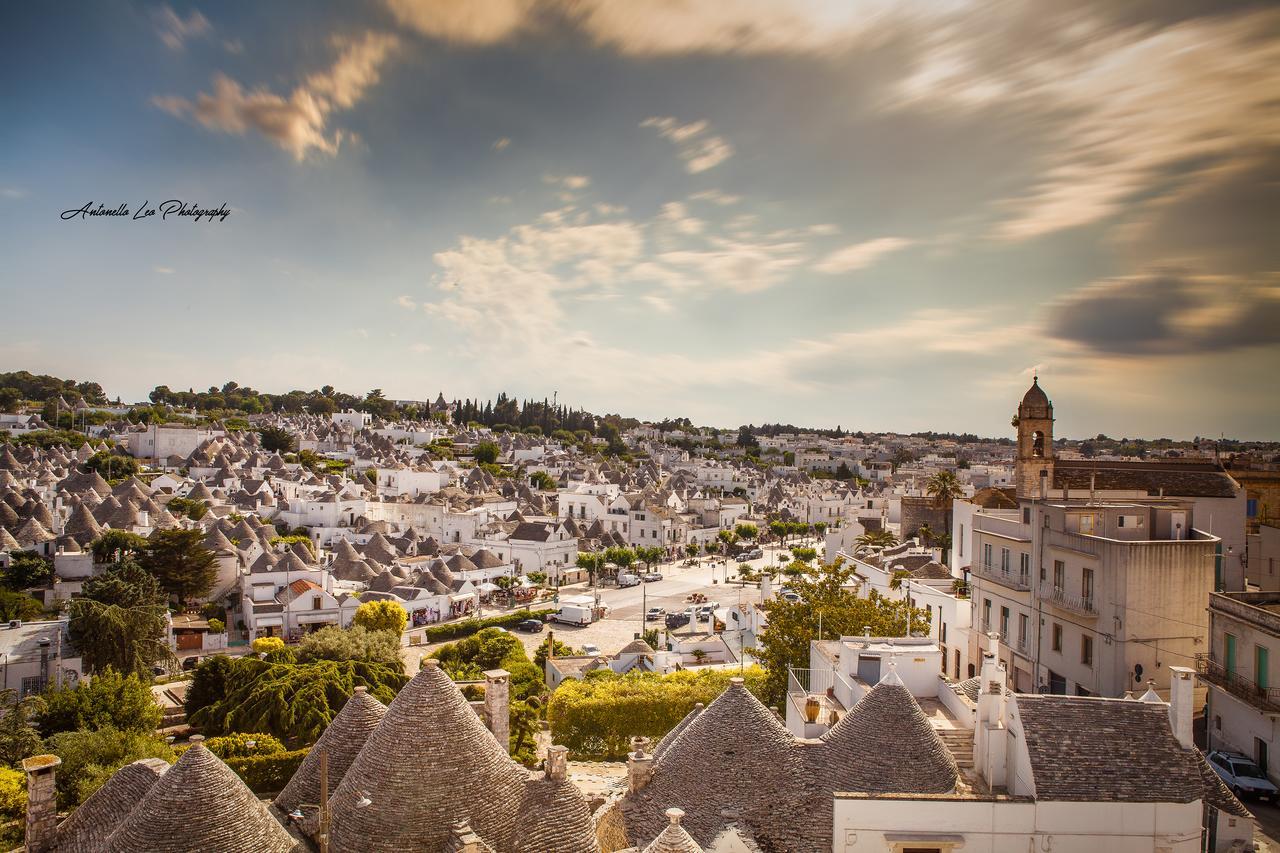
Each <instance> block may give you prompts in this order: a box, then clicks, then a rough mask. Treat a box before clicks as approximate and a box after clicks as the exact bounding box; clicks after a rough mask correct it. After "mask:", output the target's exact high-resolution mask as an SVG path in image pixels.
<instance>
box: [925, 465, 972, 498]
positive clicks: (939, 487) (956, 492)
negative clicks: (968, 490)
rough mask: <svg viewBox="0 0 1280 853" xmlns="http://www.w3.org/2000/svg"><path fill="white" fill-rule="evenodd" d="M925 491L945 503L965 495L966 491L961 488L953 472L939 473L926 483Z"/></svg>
mask: <svg viewBox="0 0 1280 853" xmlns="http://www.w3.org/2000/svg"><path fill="white" fill-rule="evenodd" d="M925 491H927V492H928V493H929V494H930V495H931V496H932V497H934V498H937V499H938V500H939V501H943V502H947V501H950V500H951V499H952V498H958V497H960V496H961V495H963V494H964V490H963V489H961V488H960V480H959V479H958V478H957V477H956V475H955V473H954V472H951V471H939V472H938V473H936V474H934V475H933V476H932V477H930V478H929V480H928V482H926V483H925Z"/></svg>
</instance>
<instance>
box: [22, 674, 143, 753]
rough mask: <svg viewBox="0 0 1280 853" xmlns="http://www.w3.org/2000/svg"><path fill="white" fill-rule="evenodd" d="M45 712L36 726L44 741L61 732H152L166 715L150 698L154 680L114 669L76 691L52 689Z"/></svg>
mask: <svg viewBox="0 0 1280 853" xmlns="http://www.w3.org/2000/svg"><path fill="white" fill-rule="evenodd" d="M43 698H44V709H43V710H42V711H41V712H40V713H39V714H37V715H36V725H37V726H38V727H39V729H40V733H41V734H42V735H44V736H45V737H49V736H50V735H54V734H57V733H58V732H70V731H85V730H87V731H96V730H97V729H106V728H111V729H116V730H118V731H122V732H142V733H148V732H153V731H155V730H156V728H157V727H158V726H159V725H160V721H161V719H162V718H163V716H164V712H163V711H162V710H161V709H160V706H159V705H157V704H156V701H155V699H154V698H153V697H152V695H151V680H150V679H145V680H144V679H141V678H139V677H138V676H137V675H136V674H133V673H130V674H129V675H127V676H122V675H121V674H120V673H118V672H116V671H115V670H114V669H108V670H105V671H104V672H102V673H100V674H99V675H98V676H97V677H95V678H94V679H92V680H91V681H87V682H84V683H81V684H79V685H77V686H75V687H64V688H62V689H61V690H58V689H52V690H48V691H46V692H45V694H44V697H43Z"/></svg>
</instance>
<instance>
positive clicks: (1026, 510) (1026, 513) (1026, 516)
mask: <svg viewBox="0 0 1280 853" xmlns="http://www.w3.org/2000/svg"><path fill="white" fill-rule="evenodd" d="M1022 523H1023V524H1030V523H1031V507H1029V506H1024V507H1023V508H1022Z"/></svg>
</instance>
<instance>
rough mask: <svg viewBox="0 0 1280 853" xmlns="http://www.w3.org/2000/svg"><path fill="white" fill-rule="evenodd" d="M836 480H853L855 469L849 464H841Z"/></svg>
mask: <svg viewBox="0 0 1280 853" xmlns="http://www.w3.org/2000/svg"><path fill="white" fill-rule="evenodd" d="M836 479H837V480H852V479H853V469H852V468H850V467H849V463H848V462H841V463H840V465H839V467H837V468H836Z"/></svg>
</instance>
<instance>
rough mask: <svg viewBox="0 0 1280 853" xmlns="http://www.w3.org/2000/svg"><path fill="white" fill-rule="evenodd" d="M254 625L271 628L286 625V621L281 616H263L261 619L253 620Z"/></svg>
mask: <svg viewBox="0 0 1280 853" xmlns="http://www.w3.org/2000/svg"><path fill="white" fill-rule="evenodd" d="M253 624H254V625H255V626H256V627H258V628H270V627H272V626H273V625H275V626H282V625H284V619H283V617H280V616H263V617H262V618H261V619H255V620H253Z"/></svg>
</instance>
